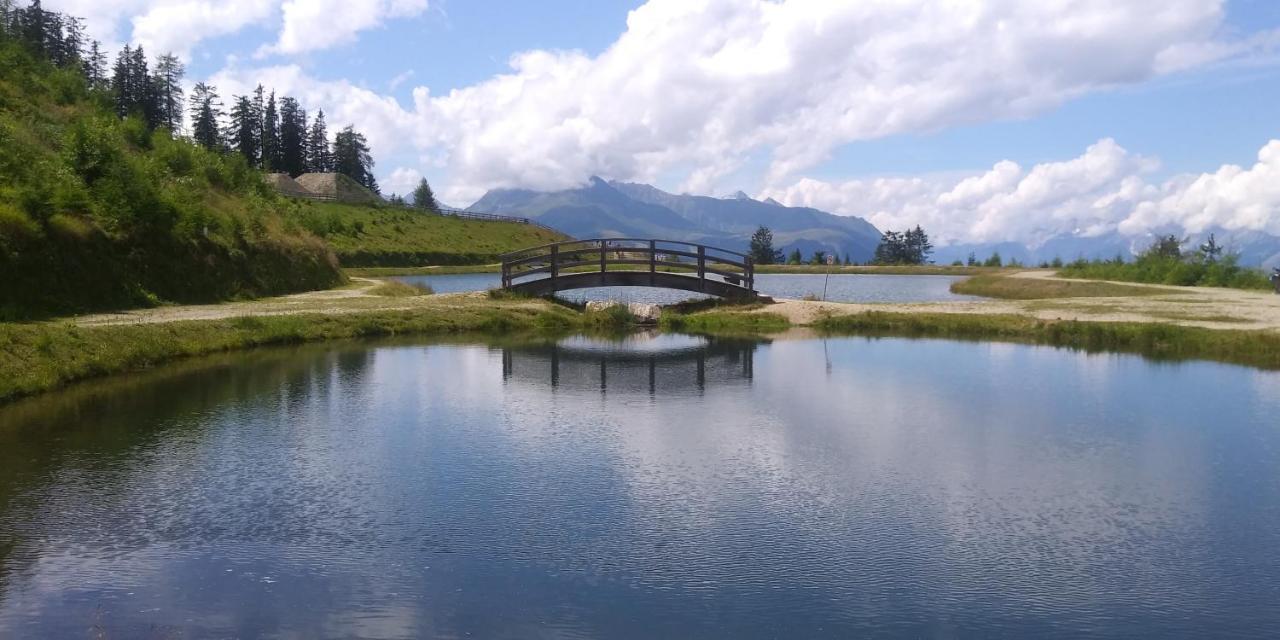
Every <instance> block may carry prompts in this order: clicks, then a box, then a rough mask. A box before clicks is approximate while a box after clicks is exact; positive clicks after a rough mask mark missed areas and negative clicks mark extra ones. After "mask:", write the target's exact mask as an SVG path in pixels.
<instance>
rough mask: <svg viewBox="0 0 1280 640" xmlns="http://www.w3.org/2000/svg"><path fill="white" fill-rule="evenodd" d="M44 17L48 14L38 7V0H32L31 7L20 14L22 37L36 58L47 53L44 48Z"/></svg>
mask: <svg viewBox="0 0 1280 640" xmlns="http://www.w3.org/2000/svg"><path fill="white" fill-rule="evenodd" d="M46 15H48V13H47V12H45V10H44V9H43V8H42V7H41V6H40V0H32V2H31V6H29V7H27V9H26V10H25V11H23V12H22V36H23V38H24V39H26V41H27V46H29V47H31V49H32V51H34V52H35V53H36V55H37V56H44V55H45V54H46V53H47V52H46V51H45V48H44V38H45V16H46Z"/></svg>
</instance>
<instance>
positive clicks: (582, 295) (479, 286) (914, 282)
mask: <svg viewBox="0 0 1280 640" xmlns="http://www.w3.org/2000/svg"><path fill="white" fill-rule="evenodd" d="M824 278H825V276H823V275H821V274H792V273H762V274H758V275H756V290H758V291H759V292H760V293H763V294H764V295H767V296H772V297H774V298H793V299H800V298H803V297H805V296H806V295H815V296H821V295H822V290H823V286H824V283H823V279H824ZM395 279H396V280H401V281H403V282H408V283H411V284H425V285H428V286H430V287H431V288H432V289H433V290H435V292H436V293H458V292H462V291H484V290H486V289H496V288H498V287H499V286H500V285H501V278H500V277H499V275H498V274H496V273H464V274H445V275H438V276H397V277H396V278H395ZM963 279H964V277H963V276H912V275H881V274H871V275H864V274H847V273H846V274H832V275H831V279H830V281H829V282H827V283H826V288H827V300H831V301H834V302H948V301H959V300H982V299H983V298H979V297H976V296H965V295H960V294H955V293H951V289H950V287H951V283H953V282H955V281H957V280H963ZM558 295H560V296H561V297H564V298H567V299H570V300H574V301H578V302H582V301H586V300H620V301H623V302H649V303H654V304H674V303H677V302H681V301H683V300H696V299H699V298H705V297H707V296H703V295H700V294H696V293H689V292H687V291H674V290H671V289H658V288H651V287H605V288H597V289H578V290H573V291H564V292H561V293H559V294H558Z"/></svg>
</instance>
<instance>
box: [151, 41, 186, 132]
mask: <svg viewBox="0 0 1280 640" xmlns="http://www.w3.org/2000/svg"><path fill="white" fill-rule="evenodd" d="M185 73H186V67H184V66H183V65H182V61H181V60H179V59H178V56H175V55H173V54H172V53H166V54H165V55H162V56H160V59H159V60H156V75H155V78H153V80H152V83H153V84H154V86H155V89H156V107H157V110H158V112H159V113H158V119H159V124H160V125H163V126H164V127H167V128H168V129H169V131H170V132H173V133H176V132H177V131H178V129H179V128H180V127H181V126H182V94H183V91H182V76H183V75H184V74H185Z"/></svg>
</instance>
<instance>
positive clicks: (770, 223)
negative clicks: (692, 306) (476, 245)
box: [470, 178, 880, 261]
mask: <svg viewBox="0 0 1280 640" xmlns="http://www.w3.org/2000/svg"><path fill="white" fill-rule="evenodd" d="M470 209H471V210H474V211H484V212H489V213H499V214H504V215H519V216H526V217H529V218H534V219H536V220H538V222H541V223H543V224H546V225H549V226H551V227H554V228H556V229H558V230H560V231H563V232H565V233H568V234H570V235H573V236H575V237H579V238H589V237H624V236H630V237H642V238H649V237H653V238H664V239H670V240H684V241H688V242H701V243H706V244H712V245H716V246H722V247H725V248H728V249H738V250H745V249H746V248H747V246H748V245H749V243H750V239H751V234H752V233H754V232H755V230H756V228H757V227H758V226H760V225H764V226H767V227H769V228H770V229H771V230H772V231H773V236H774V247H775V248H777V249H780V250H782V251H784V252H790V251H792V250H793V249H799V250H800V251H801V253H803V254H804V256H805V257H806V258H807V257H808V256H809V255H811V254H812V253H813V252H814V251H817V250H821V251H828V252H832V251H834V252H836V253H837V254H839V255H841V256H844V255H846V254H847V255H849V257H850V258H851V259H853V260H856V261H866V260H869V259H870V258H871V256H872V254H874V252H875V248H876V245H877V244H878V243H879V241H880V231H879V230H877V229H876V228H875V226H873V225H872V224H871V223H869V222H867V221H866V220H863V219H862V218H856V217H852V216H837V215H835V214H831V213H827V212H824V211H819V210H817V209H812V208H808V207H787V206H784V205H781V204H779V203H777V202H775V201H769V202H761V201H758V200H753V199H751V198H749V197H747V196H746V194H743V193H741V192H738V193H735V194H733V195H732V196H729V197H728V198H713V197H709V196H691V195H675V194H671V193H667V192H665V191H662V190H661V189H658V188H656V187H653V186H650V185H646V184H635V183H625V182H605V181H604V180H602V179H600V178H592V179H591V181H590V182H589V183H588V184H587V185H586V186H584V187H581V188H578V189H567V190H564V191H553V192H539V191H530V190H524V189H496V190H493V191H490V192H489V193H486V194H485V195H484V197H482V198H480V200H478V201H476V202H475V204H473V205H471V207H470Z"/></svg>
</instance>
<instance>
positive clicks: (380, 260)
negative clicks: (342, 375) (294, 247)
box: [288, 200, 568, 275]
mask: <svg viewBox="0 0 1280 640" xmlns="http://www.w3.org/2000/svg"><path fill="white" fill-rule="evenodd" d="M288 219H289V220H290V221H292V222H294V223H296V224H298V225H299V226H301V227H303V228H305V229H307V230H309V231H310V232H312V233H314V234H316V235H318V236H320V237H323V238H324V239H325V240H326V241H328V243H329V245H330V246H332V247H333V250H334V251H335V252H336V253H337V255H338V260H339V261H340V262H341V263H342V266H343V267H346V268H361V269H367V268H382V269H386V268H391V267H396V268H404V267H421V266H424V265H450V266H458V265H488V264H493V263H496V262H498V261H499V256H500V255H501V254H504V253H508V252H511V251H516V250H518V249H525V248H528V247H533V246H537V245H543V244H548V243H551V242H557V241H559V240H566V239H568V237H567V236H565V235H563V234H560V233H557V232H554V231H549V230H547V229H544V228H542V227H538V226H535V225H530V224H519V223H514V222H490V221H481V220H469V219H465V218H456V217H453V216H442V215H437V214H433V213H426V212H422V211H417V210H413V209H405V208H400V207H391V206H359V205H349V204H338V203H332V202H313V201H310V200H296V201H293V202H292V203H291V207H290V210H289V214H288ZM431 273H440V272H439V271H432V272H431ZM455 273H456V272H455ZM359 274H368V275H390V273H388V272H367V271H360V272H357V273H356V275H359ZM396 275H407V274H405V273H404V271H403V270H400V271H397V272H396Z"/></svg>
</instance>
